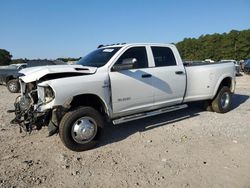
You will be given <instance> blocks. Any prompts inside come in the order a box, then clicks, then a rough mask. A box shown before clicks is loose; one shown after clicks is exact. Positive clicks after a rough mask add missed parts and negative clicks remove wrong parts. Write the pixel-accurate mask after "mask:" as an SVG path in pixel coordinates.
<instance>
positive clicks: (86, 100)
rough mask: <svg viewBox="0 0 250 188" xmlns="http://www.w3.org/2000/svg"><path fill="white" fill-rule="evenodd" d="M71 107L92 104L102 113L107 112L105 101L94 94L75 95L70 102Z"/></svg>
mask: <svg viewBox="0 0 250 188" xmlns="http://www.w3.org/2000/svg"><path fill="white" fill-rule="evenodd" d="M70 106H71V108H75V107H78V106H90V107H93V108H94V109H96V110H97V111H99V112H100V113H101V114H106V113H107V111H106V107H105V104H104V102H103V101H102V100H101V99H100V97H98V96H97V95H94V94H83V95H77V96H74V98H73V100H72V101H71V103H70Z"/></svg>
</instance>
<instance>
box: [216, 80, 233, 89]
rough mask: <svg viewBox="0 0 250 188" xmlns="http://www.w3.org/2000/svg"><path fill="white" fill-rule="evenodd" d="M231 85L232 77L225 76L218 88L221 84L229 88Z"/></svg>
mask: <svg viewBox="0 0 250 188" xmlns="http://www.w3.org/2000/svg"><path fill="white" fill-rule="evenodd" d="M231 85H232V78H230V77H226V78H224V79H223V80H222V82H221V83H220V86H219V89H221V88H222V87H223V86H227V87H229V88H230V89H231Z"/></svg>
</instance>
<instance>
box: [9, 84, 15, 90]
mask: <svg viewBox="0 0 250 188" xmlns="http://www.w3.org/2000/svg"><path fill="white" fill-rule="evenodd" d="M9 88H10V90H11V91H15V90H16V84H15V83H10V84H9Z"/></svg>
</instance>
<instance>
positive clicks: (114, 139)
mask: <svg viewBox="0 0 250 188" xmlns="http://www.w3.org/2000/svg"><path fill="white" fill-rule="evenodd" d="M249 95H250V76H247V75H244V76H241V77H237V87H236V93H235V95H234V97H233V109H232V111H230V112H228V113H226V114H217V113H212V112H206V111H202V110H201V108H200V106H199V105H198V104H192V105H191V106H190V107H189V108H187V109H184V110H181V111H176V112H171V113H167V114H163V115H159V116H155V117H151V118H146V119H143V120H137V121H134V122H131V123H126V124H122V125H118V126H111V125H108V126H107V127H106V130H105V134H104V136H103V138H102V144H101V145H100V146H98V147H97V148H95V149H92V150H90V151H86V152H81V153H76V152H71V151H69V150H67V149H66V148H65V147H64V146H63V144H62V143H61V141H60V139H59V136H53V137H49V138H47V137H46V136H47V129H45V128H44V129H42V130H41V131H34V132H32V134H31V135H26V136H25V134H23V133H22V134H20V133H19V128H18V126H13V125H10V123H9V122H10V120H11V119H12V118H13V114H8V113H7V112H6V111H7V110H8V109H12V106H13V102H14V99H15V97H16V96H17V95H16V94H10V93H9V92H8V91H7V89H6V88H5V87H4V86H0V98H1V99H0V112H1V113H0V187H79V186H80V187H227V188H228V187H250V149H249V148H250V123H249V122H250V99H249Z"/></svg>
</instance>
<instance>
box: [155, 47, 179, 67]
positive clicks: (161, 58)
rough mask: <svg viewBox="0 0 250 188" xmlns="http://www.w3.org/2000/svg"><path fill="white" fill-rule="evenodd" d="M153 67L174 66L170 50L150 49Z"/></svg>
mask: <svg viewBox="0 0 250 188" xmlns="http://www.w3.org/2000/svg"><path fill="white" fill-rule="evenodd" d="M151 49H152V52H153V56H154V60H155V66H156V67H163V66H174V65H176V61H175V57H174V54H173V52H172V50H171V49H170V48H168V47H151Z"/></svg>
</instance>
